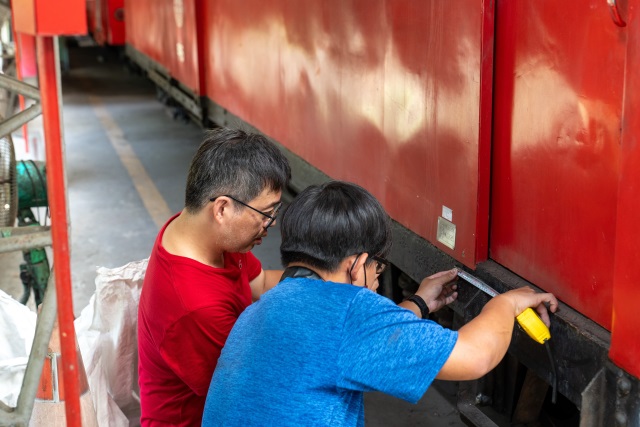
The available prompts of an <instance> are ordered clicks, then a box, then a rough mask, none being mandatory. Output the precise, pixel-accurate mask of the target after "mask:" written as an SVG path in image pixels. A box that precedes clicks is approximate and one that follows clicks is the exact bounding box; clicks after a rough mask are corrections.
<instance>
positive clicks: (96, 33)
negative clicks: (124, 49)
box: [87, 0, 125, 46]
mask: <svg viewBox="0 0 640 427" xmlns="http://www.w3.org/2000/svg"><path fill="white" fill-rule="evenodd" d="M87 7H88V8H89V7H91V9H88V11H89V14H88V16H89V19H90V21H89V31H91V33H92V34H93V38H94V40H95V41H96V43H98V44H100V45H111V46H118V45H122V44H124V42H125V23H124V0H93V1H90V2H89V3H87Z"/></svg>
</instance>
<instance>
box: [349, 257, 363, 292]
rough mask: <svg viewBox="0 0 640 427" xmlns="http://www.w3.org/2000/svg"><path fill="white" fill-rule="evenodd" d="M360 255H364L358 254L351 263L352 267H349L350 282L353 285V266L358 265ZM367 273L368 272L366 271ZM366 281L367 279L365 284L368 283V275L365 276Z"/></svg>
mask: <svg viewBox="0 0 640 427" xmlns="http://www.w3.org/2000/svg"><path fill="white" fill-rule="evenodd" d="M360 255H362V254H358V256H357V257H356V259H355V260H353V264H351V268H350V269H349V284H350V285H353V278H352V273H353V267H355V266H356V262H358V258H360ZM365 274H366V273H365ZM364 281H365V284H366V282H367V279H366V277H365V279H364Z"/></svg>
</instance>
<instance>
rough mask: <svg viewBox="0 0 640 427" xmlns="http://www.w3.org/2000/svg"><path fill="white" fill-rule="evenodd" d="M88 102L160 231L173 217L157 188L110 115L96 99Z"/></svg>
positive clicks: (90, 99)
mask: <svg viewBox="0 0 640 427" xmlns="http://www.w3.org/2000/svg"><path fill="white" fill-rule="evenodd" d="M89 101H90V102H91V104H92V105H93V110H94V112H95V114H96V117H98V120H100V123H101V124H102V127H103V128H104V129H105V131H106V132H107V136H108V138H109V141H110V142H111V145H112V146H113V148H114V149H115V150H116V153H117V154H118V157H119V158H120V161H121V162H122V164H123V165H124V167H125V169H126V170H127V172H128V173H129V176H130V177H131V180H132V181H133V185H134V186H135V187H136V190H137V191H138V194H139V195H140V198H141V199H142V203H143V204H144V206H145V208H146V209H147V212H149V215H151V219H153V222H155V224H156V225H157V226H158V229H160V228H161V227H162V226H163V225H164V223H165V222H167V220H168V219H169V218H170V217H171V215H173V213H172V212H171V210H170V209H169V205H167V202H166V201H165V200H164V198H163V197H162V195H161V194H160V192H159V191H158V188H157V187H156V186H155V184H154V183H153V181H152V180H151V178H150V177H149V175H148V174H147V171H146V170H145V168H144V166H142V163H141V162H140V160H139V159H138V157H137V156H136V154H135V152H134V151H133V148H131V145H130V144H129V142H128V141H127V139H126V138H125V137H124V132H122V129H120V126H118V124H117V123H116V122H115V120H113V117H111V114H109V112H108V111H107V109H106V108H105V107H104V105H103V104H102V102H101V101H100V99H99V98H98V97H95V96H89Z"/></svg>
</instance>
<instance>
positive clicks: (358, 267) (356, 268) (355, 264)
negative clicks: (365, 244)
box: [345, 252, 369, 286]
mask: <svg viewBox="0 0 640 427" xmlns="http://www.w3.org/2000/svg"><path fill="white" fill-rule="evenodd" d="M368 258H369V254H368V253H366V252H363V253H361V254H358V255H351V256H350V257H347V259H346V260H345V264H346V267H347V276H348V277H349V278H350V279H351V283H353V284H354V285H355V284H356V283H358V280H360V281H361V282H362V284H361V286H364V285H365V283H364V268H363V267H364V264H365V263H366V262H367V259H368ZM358 284H360V283H358Z"/></svg>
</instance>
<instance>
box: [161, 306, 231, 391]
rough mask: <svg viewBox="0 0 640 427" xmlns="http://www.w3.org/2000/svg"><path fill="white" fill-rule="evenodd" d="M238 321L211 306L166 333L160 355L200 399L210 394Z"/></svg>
mask: <svg viewBox="0 0 640 427" xmlns="http://www.w3.org/2000/svg"><path fill="white" fill-rule="evenodd" d="M235 321H236V317H235V316H234V315H233V313H232V312H224V311H221V310H220V309H215V308H211V307H207V308H202V309H199V310H196V311H193V312H191V313H189V314H188V315H186V316H184V317H182V318H181V319H180V320H178V321H177V322H176V323H174V324H173V325H172V326H171V327H170V328H169V329H168V330H167V332H166V333H165V336H164V338H163V340H162V343H161V344H160V354H161V355H162V357H163V358H164V360H165V361H166V362H167V364H168V365H169V367H170V368H171V369H172V370H173V372H175V373H176V375H178V376H179V377H180V379H182V381H184V382H185V383H186V384H187V385H188V386H189V388H191V389H192V390H193V392H194V393H195V394H197V395H198V396H206V394H207V390H208V389H209V383H210V382H211V377H212V376H213V371H214V369H215V367H216V364H217V363H218V358H219V357H220V352H221V351H222V347H223V346H224V343H225V341H226V340H227V337H228V336H229V332H230V331H231V328H232V327H233V324H234V323H235Z"/></svg>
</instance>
